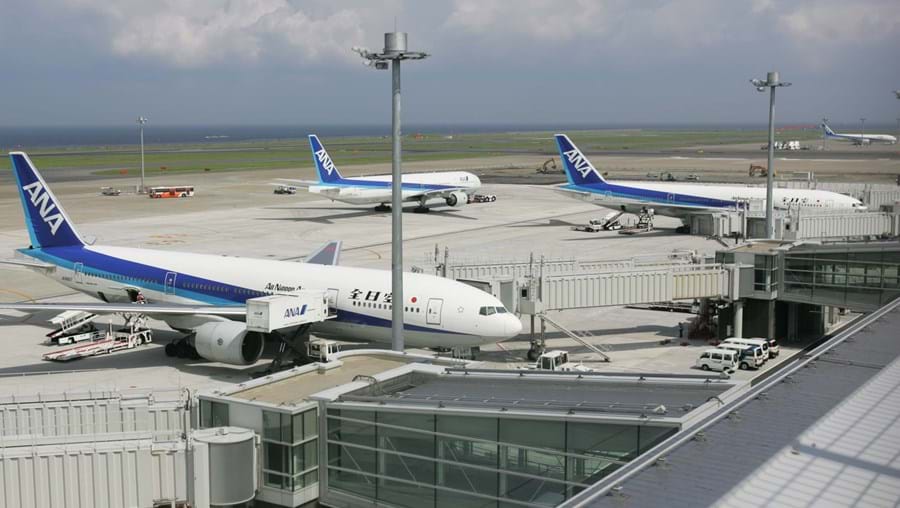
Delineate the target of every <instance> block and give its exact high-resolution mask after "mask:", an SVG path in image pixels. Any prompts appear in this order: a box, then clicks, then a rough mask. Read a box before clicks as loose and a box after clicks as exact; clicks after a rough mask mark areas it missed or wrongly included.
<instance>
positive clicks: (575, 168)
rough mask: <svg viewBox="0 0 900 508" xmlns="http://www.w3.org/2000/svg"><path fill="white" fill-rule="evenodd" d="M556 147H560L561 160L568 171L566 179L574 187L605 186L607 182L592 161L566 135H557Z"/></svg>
mask: <svg viewBox="0 0 900 508" xmlns="http://www.w3.org/2000/svg"><path fill="white" fill-rule="evenodd" d="M556 146H557V147H559V158H560V160H561V161H562V163H563V167H564V168H565V169H566V178H568V179H569V183H570V184H573V185H592V184H594V185H595V184H605V183H606V180H604V179H603V177H602V176H600V172H599V171H597V169H596V168H594V166H593V164H591V161H589V160H588V158H587V157H585V156H584V154H583V153H581V150H579V149H578V147H577V146H575V143H572V140H571V139H569V136H566V135H565V134H557V135H556Z"/></svg>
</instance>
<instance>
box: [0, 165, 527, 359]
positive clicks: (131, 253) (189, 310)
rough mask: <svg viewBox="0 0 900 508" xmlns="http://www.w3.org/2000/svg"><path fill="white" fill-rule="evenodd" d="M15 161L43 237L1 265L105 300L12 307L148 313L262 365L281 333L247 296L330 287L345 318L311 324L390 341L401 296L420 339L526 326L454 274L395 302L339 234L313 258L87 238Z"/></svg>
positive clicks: (413, 337) (431, 279)
mask: <svg viewBox="0 0 900 508" xmlns="http://www.w3.org/2000/svg"><path fill="white" fill-rule="evenodd" d="M10 158H11V159H12V168H13V172H14V174H15V177H16V182H17V187H18V191H19V197H20V198H21V201H22V207H23V209H24V213H25V225H26V226H27V229H28V234H29V237H30V239H31V245H30V246H29V247H27V248H24V249H18V252H19V253H20V254H21V256H22V257H23V259H14V260H5V261H0V262H2V263H5V264H12V265H18V266H25V267H28V268H31V269H33V270H35V271H36V272H38V273H40V274H41V275H44V276H47V277H49V278H51V279H53V280H55V281H57V282H59V283H60V284H62V285H64V286H67V287H70V288H72V289H74V290H76V291H79V292H81V293H84V294H86V295H88V296H91V297H93V298H96V299H97V300H98V302H97V303H2V304H0V309H13V310H23V311H33V310H48V309H50V310H57V311H60V312H62V311H64V310H80V311H85V312H93V313H95V314H117V313H130V314H145V315H148V316H153V317H155V318H157V319H159V320H161V321H165V322H166V323H167V324H168V325H169V326H170V327H172V328H173V329H175V330H179V331H183V332H185V333H188V334H189V335H188V336H187V337H186V338H184V339H181V340H180V341H178V342H177V343H172V344H169V345H168V346H167V347H166V353H167V354H170V355H174V354H178V355H179V356H182V355H188V354H189V355H193V354H194V353H196V354H199V355H200V356H202V357H204V358H206V359H208V360H212V361H218V362H225V363H231V364H238V365H246V364H251V363H254V362H256V361H257V360H258V359H259V358H260V355H262V352H263V346H264V341H265V339H266V338H269V337H268V336H267V335H262V334H259V333H255V332H248V330H247V326H246V324H245V323H244V322H242V321H241V320H242V319H243V318H244V317H245V316H246V303H245V302H246V300H248V299H250V298H255V297H259V296H265V295H270V294H279V293H291V292H293V291H296V290H299V289H318V290H322V291H327V292H328V295H329V300H330V301H329V307H330V308H331V310H332V311H334V312H336V315H335V317H334V318H333V319H328V320H326V321H323V322H321V323H315V324H313V325H312V329H311V331H312V333H314V334H316V335H318V336H322V337H328V338H335V339H341V340H351V341H353V340H358V341H365V342H368V341H375V342H387V343H390V342H391V312H392V311H391V307H392V306H393V305H402V306H403V308H404V312H405V320H404V337H405V339H406V344H407V345H409V346H418V347H455V346H477V345H480V344H485V343H494V342H498V341H502V340H506V339H509V338H511V337H514V336H516V335H517V334H518V333H519V331H521V328H522V325H521V322H520V321H519V319H518V318H517V317H516V316H515V315H513V314H510V313H509V312H507V310H506V308H505V307H504V306H503V304H502V303H501V302H500V301H499V300H498V299H496V298H494V297H493V296H492V295H490V294H488V293H485V292H484V291H481V290H479V289H476V288H474V287H472V286H469V285H467V284H463V283H461V282H457V281H454V280H450V279H445V278H442V277H436V276H433V275H425V274H418V273H407V274H406V275H405V276H404V278H403V294H404V298H405V300H404V301H402V302H395V301H392V299H391V272H390V271H385V270H372V269H363V268H350V267H343V266H337V260H338V256H339V251H340V244H339V242H332V243H329V244H327V245H326V246H325V247H324V248H322V249H320V250H319V251H317V252H316V253H315V254H313V255H311V256H310V257H309V258H307V262H306V263H294V262H287V261H276V260H266V259H250V258H239V257H233V256H218V255H210V254H189V253H184V252H173V251H160V250H150V249H139V248H132V247H112V246H100V245H87V244H85V242H84V241H83V240H82V239H81V236H79V234H78V233H77V232H76V230H75V226H74V225H73V224H72V221H71V220H70V219H69V216H68V215H66V212H65V211H63V209H62V206H61V204H60V202H59V200H58V199H56V196H54V195H53V192H51V190H50V188H49V187H48V186H47V183H46V182H45V181H44V179H43V178H42V177H41V175H40V173H38V171H37V169H35V167H34V165H33V164H32V163H31V160H30V159H29V158H28V156H27V155H26V154H25V153H22V152H12V153H10ZM139 296H140V297H141V298H138V297H139ZM138 300H143V301H144V302H146V303H144V304H142V305H136V304H135V302H136V301H138Z"/></svg>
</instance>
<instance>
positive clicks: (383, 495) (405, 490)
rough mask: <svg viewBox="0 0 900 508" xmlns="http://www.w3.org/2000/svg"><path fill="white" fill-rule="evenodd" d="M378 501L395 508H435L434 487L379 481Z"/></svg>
mask: <svg viewBox="0 0 900 508" xmlns="http://www.w3.org/2000/svg"><path fill="white" fill-rule="evenodd" d="M377 493H378V499H379V500H380V501H385V502H386V503H389V504H391V505H393V506H404V507H407V508H420V507H423V506H434V487H432V486H430V485H412V484H410V483H406V482H397V481H391V480H379V482H378V489H377Z"/></svg>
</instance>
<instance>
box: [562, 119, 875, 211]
mask: <svg viewBox="0 0 900 508" xmlns="http://www.w3.org/2000/svg"><path fill="white" fill-rule="evenodd" d="M556 144H557V146H558V148H559V156H560V160H562V162H563V167H564V168H565V170H566V177H567V178H568V180H569V181H568V183H566V184H563V185H560V186H558V187H556V190H558V191H560V192H564V193H566V194H568V195H570V196H572V197H574V198H577V199H582V200H585V201H590V202H591V203H594V204H596V205H599V206H603V207H606V208H611V209H615V210H621V211H623V212H629V213H640V212H641V211H643V210H645V209H651V208H652V209H653V211H654V213H657V214H660V215H666V216H669V217H677V218H680V219H685V218H687V216H688V215H689V214H690V213H691V212H700V211H709V210H723V209H725V210H727V209H738V208H740V207H741V206H744V204H745V203H747V202H749V201H751V200H761V201H762V202H763V203H765V199H766V189H765V187H750V186H740V185H704V184H684V183H669V182H608V181H606V179H604V178H603V177H602V176H601V175H600V172H599V171H597V169H596V168H594V166H593V165H592V164H591V161H589V160H588V158H587V157H585V156H584V154H583V153H581V151H580V150H579V149H578V147H576V146H575V144H574V143H572V140H570V139H569V137H568V136H566V135H565V134H557V135H556ZM774 198H775V208H781V209H786V208H801V209H804V208H819V209H821V208H832V209H847V210H859V211H864V210H866V207H865V206H864V205H863V204H862V202H861V201H860V200H858V199H855V198H852V197H850V196H845V195H843V194H838V193H836V192H828V191H823V190H807V189H782V188H776V189H774Z"/></svg>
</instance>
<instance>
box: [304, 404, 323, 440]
mask: <svg viewBox="0 0 900 508" xmlns="http://www.w3.org/2000/svg"><path fill="white" fill-rule="evenodd" d="M318 432H319V414H318V411H317V410H315V409H313V410H310V411H307V412H305V413H303V439H309V438H311V437H314V436H316V435H317V434H318Z"/></svg>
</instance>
